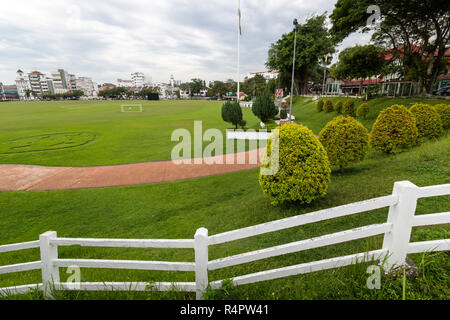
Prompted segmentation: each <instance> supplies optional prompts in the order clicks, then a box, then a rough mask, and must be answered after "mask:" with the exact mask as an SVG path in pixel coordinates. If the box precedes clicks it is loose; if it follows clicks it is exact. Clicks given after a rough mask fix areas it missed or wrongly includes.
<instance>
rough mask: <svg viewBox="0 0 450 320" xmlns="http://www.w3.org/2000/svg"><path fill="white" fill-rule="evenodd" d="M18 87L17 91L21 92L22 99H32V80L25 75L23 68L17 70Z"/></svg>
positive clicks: (16, 81)
mask: <svg viewBox="0 0 450 320" xmlns="http://www.w3.org/2000/svg"><path fill="white" fill-rule="evenodd" d="M16 75H17V76H16V80H15V83H16V87H17V92H18V94H19V98H20V100H30V99H32V96H31V86H30V81H29V79H28V76H26V75H25V73H24V72H23V71H22V70H20V69H19V70H17V72H16Z"/></svg>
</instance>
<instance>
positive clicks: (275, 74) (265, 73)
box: [245, 71, 278, 81]
mask: <svg viewBox="0 0 450 320" xmlns="http://www.w3.org/2000/svg"><path fill="white" fill-rule="evenodd" d="M257 74H259V75H262V76H263V77H264V78H265V79H266V81H269V80H271V79H276V78H277V77H278V71H262V72H249V73H248V74H247V75H246V76H245V78H246V79H251V78H253V77H254V76H256V75H257Z"/></svg>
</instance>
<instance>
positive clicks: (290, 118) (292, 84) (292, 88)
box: [289, 19, 298, 123]
mask: <svg viewBox="0 0 450 320" xmlns="http://www.w3.org/2000/svg"><path fill="white" fill-rule="evenodd" d="M297 28H298V22H297V19H294V54H293V58H292V81H291V99H290V106H289V123H291V121H292V100H294V72H295V49H296V46H297Z"/></svg>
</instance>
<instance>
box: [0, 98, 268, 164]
mask: <svg viewBox="0 0 450 320" xmlns="http://www.w3.org/2000/svg"><path fill="white" fill-rule="evenodd" d="M121 104H143V112H142V113H140V112H124V113H122V112H121V107H120V106H121ZM221 106H222V103H220V102H212V101H146V100H139V101H50V102H8V103H1V104H0V163H3V164H6V163H13V164H35V165H48V166H95V165H112V164H125V163H135V162H144V161H155V160H170V157H171V150H172V148H173V147H174V146H175V145H176V144H177V143H178V142H177V141H171V135H172V132H173V131H174V130H175V129H179V128H185V129H188V130H189V131H190V132H191V135H192V138H193V133H194V121H196V120H201V121H202V122H203V123H202V127H203V132H204V131H205V130H207V129H209V128H217V129H219V130H221V131H222V132H224V131H225V129H227V128H230V126H232V125H231V124H229V123H226V122H224V121H223V120H222V117H221ZM243 114H244V119H245V120H246V121H247V126H248V127H253V126H255V125H258V124H259V121H258V119H257V118H256V117H255V116H254V115H253V113H252V112H251V110H250V109H248V108H244V109H243ZM224 140H225V139H224ZM192 141H193V140H192ZM208 143H209V142H204V145H205V146H206V145H207V144H208ZM225 143H226V142H225V141H224V145H225ZM262 145H264V144H262ZM247 147H248V146H247ZM193 148H194V143H193V142H192V150H193ZM43 150H45V151H43ZM192 152H193V151H192ZM192 154H193V153H192Z"/></svg>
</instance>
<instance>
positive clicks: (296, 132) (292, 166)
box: [259, 104, 450, 204]
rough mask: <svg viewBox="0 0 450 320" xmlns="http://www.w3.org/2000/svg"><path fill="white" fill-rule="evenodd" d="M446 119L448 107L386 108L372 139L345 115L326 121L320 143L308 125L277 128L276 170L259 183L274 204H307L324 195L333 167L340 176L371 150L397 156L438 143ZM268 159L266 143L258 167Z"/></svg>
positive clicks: (262, 178)
mask: <svg viewBox="0 0 450 320" xmlns="http://www.w3.org/2000/svg"><path fill="white" fill-rule="evenodd" d="M449 118H450V105H448V104H447V105H446V104H442V105H436V106H434V107H432V106H429V105H425V104H415V105H414V106H412V107H411V108H410V110H408V109H407V108H406V107H404V106H401V105H393V106H391V107H389V108H386V109H385V110H383V111H382V112H381V113H380V114H379V115H378V118H377V120H376V121H375V123H374V126H373V128H372V131H371V133H370V134H369V132H368V130H367V129H366V128H365V127H364V126H363V125H362V123H360V122H359V121H358V120H356V119H354V118H353V117H351V116H348V115H346V116H338V117H336V118H334V119H333V120H331V121H330V122H328V123H327V124H326V125H325V127H324V128H323V129H322V130H321V131H320V133H319V137H318V138H317V137H316V136H315V135H314V133H313V132H312V131H311V130H310V129H308V128H307V127H306V126H303V125H297V124H286V125H283V126H281V127H278V129H279V141H278V145H279V154H278V159H279V162H280V163H279V170H278V172H276V173H275V174H273V175H264V174H262V173H260V176H259V183H260V185H261V188H262V189H263V192H264V193H265V194H267V195H269V197H270V198H271V201H272V204H280V203H283V202H290V201H298V202H301V203H310V202H311V201H313V200H314V199H317V198H320V197H323V196H324V195H325V194H326V192H327V189H328V183H329V181H330V175H331V166H338V167H339V168H340V169H341V171H342V170H343V168H344V167H347V166H349V165H350V164H354V163H357V162H359V161H362V160H363V159H364V157H365V156H366V155H367V153H368V151H369V147H372V148H374V149H378V150H382V151H384V152H387V153H395V152H398V151H400V150H401V149H404V148H407V147H411V146H413V145H415V144H416V143H417V142H418V141H420V139H423V138H436V137H438V136H439V135H441V134H442V132H443V129H444V128H449V124H450V123H449V120H450V119H449ZM271 156H272V155H271V141H270V140H269V141H268V145H267V154H266V159H265V161H263V165H262V168H266V167H268V166H269V164H270V163H271V161H270V160H271ZM267 158H269V159H267ZM261 170H263V169H261ZM261 172H262V171H261Z"/></svg>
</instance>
